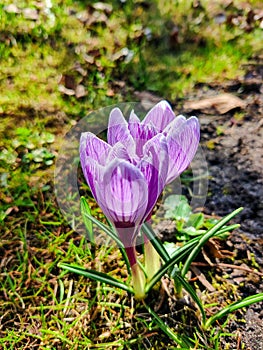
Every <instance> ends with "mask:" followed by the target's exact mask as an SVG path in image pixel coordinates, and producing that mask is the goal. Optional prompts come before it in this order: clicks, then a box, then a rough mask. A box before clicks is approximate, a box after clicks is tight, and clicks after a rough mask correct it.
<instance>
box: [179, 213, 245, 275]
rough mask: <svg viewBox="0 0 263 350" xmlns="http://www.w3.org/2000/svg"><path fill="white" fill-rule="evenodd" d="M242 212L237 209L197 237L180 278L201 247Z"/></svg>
mask: <svg viewBox="0 0 263 350" xmlns="http://www.w3.org/2000/svg"><path fill="white" fill-rule="evenodd" d="M242 210H243V208H239V209H236V210H234V211H233V212H232V213H230V214H229V215H227V216H225V217H224V218H223V219H221V220H220V221H218V223H217V224H216V225H214V226H213V227H212V228H210V229H209V230H208V231H207V232H206V233H205V234H204V235H203V236H201V237H198V239H199V241H198V244H197V245H196V246H195V247H194V249H193V250H192V251H191V253H190V255H189V256H188V258H187V260H186V262H185V263H184V266H183V268H182V276H183V277H184V276H185V275H186V273H187V272H188V270H189V268H190V265H191V263H192V261H193V260H194V259H195V257H196V256H197V254H198V253H199V252H200V250H201V249H202V247H203V246H204V245H205V243H206V242H207V241H208V240H209V239H210V238H212V237H213V236H215V234H216V233H217V232H218V231H219V230H220V229H221V228H222V227H223V226H224V225H225V224H226V223H227V222H228V221H230V220H231V219H232V218H233V217H234V216H236V215H237V214H238V213H240V212H241V211H242Z"/></svg>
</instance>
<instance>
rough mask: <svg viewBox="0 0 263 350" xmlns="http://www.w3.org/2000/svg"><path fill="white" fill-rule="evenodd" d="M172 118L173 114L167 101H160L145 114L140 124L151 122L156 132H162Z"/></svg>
mask: <svg viewBox="0 0 263 350" xmlns="http://www.w3.org/2000/svg"><path fill="white" fill-rule="evenodd" d="M174 118H175V115H174V112H173V111H172V109H171V106H170V105H169V103H168V102H167V101H161V102H159V103H157V104H156V105H155V106H154V107H153V108H152V109H151V110H150V111H149V112H148V113H147V114H146V116H145V118H144V119H143V121H142V124H144V125H146V124H152V125H154V127H155V128H156V130H157V131H158V132H162V131H163V130H164V129H165V128H166V126H167V125H168V124H170V123H171V121H172V120H173V119H174Z"/></svg>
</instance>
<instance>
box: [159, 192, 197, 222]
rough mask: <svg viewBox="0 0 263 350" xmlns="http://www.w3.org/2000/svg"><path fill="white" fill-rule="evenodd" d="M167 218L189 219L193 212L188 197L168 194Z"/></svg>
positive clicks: (165, 202)
mask: <svg viewBox="0 0 263 350" xmlns="http://www.w3.org/2000/svg"><path fill="white" fill-rule="evenodd" d="M164 209H165V210H166V213H165V218H167V219H171V218H172V219H176V220H183V221H187V220H188V218H189V216H190V214H191V212H192V211H191V207H190V205H189V204H188V201H187V198H186V197H185V196H180V195H171V196H168V197H167V198H166V199H165V201H164Z"/></svg>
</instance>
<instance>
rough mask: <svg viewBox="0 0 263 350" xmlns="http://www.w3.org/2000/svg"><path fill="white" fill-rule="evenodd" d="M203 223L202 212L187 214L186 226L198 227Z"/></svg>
mask: <svg viewBox="0 0 263 350" xmlns="http://www.w3.org/2000/svg"><path fill="white" fill-rule="evenodd" d="M203 224H204V214H203V213H195V214H191V215H190V216H189V219H188V221H187V226H189V227H191V226H192V227H194V228H195V229H197V230H198V229H199V228H201V227H202V226H203Z"/></svg>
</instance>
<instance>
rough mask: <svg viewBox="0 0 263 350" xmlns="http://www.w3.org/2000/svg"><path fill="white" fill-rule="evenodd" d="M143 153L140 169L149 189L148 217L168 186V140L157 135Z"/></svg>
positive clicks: (145, 146)
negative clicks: (166, 185)
mask: <svg viewBox="0 0 263 350" xmlns="http://www.w3.org/2000/svg"><path fill="white" fill-rule="evenodd" d="M143 153H144V157H143V159H142V161H141V163H140V164H139V168H140V170H141V171H142V173H143V174H144V177H145V179H146V181H147V184H148V188H149V192H148V205H147V209H146V216H148V214H149V213H150V212H151V211H152V209H153V207H154V205H155V203H156V201H157V199H158V197H159V195H160V194H161V192H162V191H163V189H164V186H165V184H166V179H167V172H168V161H169V156H168V146H167V142H166V138H165V137H164V136H163V135H162V134H158V135H156V136H155V137H153V138H152V139H151V140H149V141H148V142H147V143H146V144H145V145H144V147H143Z"/></svg>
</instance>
